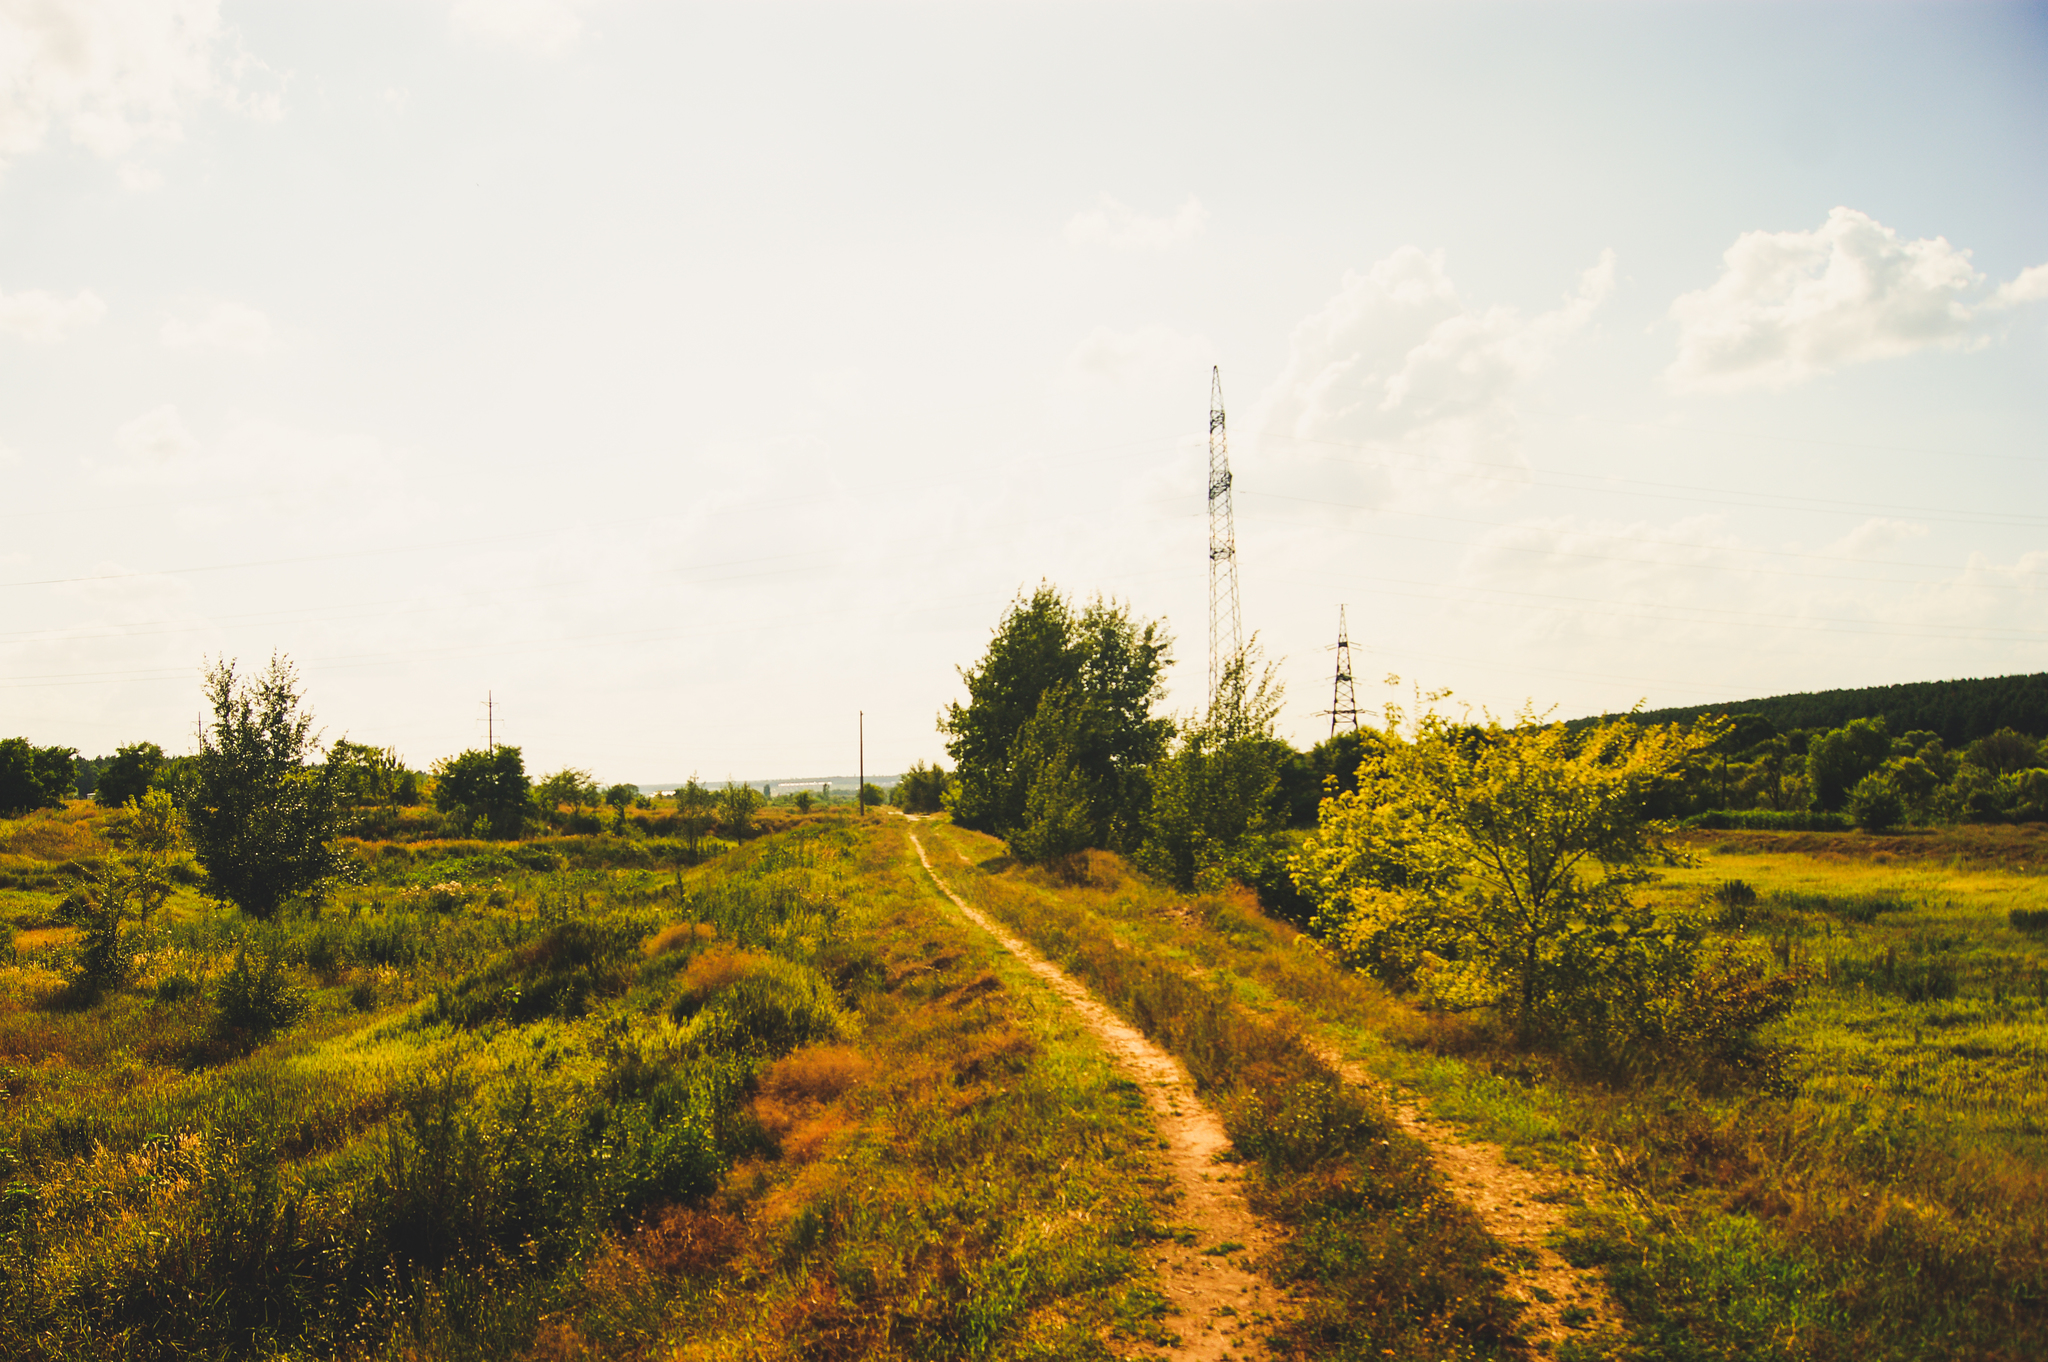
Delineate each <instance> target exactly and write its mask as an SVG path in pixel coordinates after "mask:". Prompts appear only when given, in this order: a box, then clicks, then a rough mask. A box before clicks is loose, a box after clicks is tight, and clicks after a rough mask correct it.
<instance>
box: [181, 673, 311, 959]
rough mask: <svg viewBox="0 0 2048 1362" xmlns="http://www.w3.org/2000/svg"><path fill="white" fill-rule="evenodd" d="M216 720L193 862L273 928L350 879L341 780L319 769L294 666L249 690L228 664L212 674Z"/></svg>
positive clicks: (202, 738)
mask: <svg viewBox="0 0 2048 1362" xmlns="http://www.w3.org/2000/svg"><path fill="white" fill-rule="evenodd" d="M205 695H206V700H207V704H208V706H209V707H210V708H211V709H212V711H213V718H212V721H211V723H210V724H208V725H207V726H205V727H202V728H201V729H200V731H199V753H198V755H197V757H196V758H195V759H194V763H193V764H194V771H193V776H192V785H191V789H190V792H189V794H188V795H187V797H186V800H185V805H184V813H185V826H186V831H187V833H188V835H189V836H190V838H191V840H192V850H193V853H194V854H195V855H196V856H197V857H198V859H199V864H200V865H202V866H203V867H205V869H206V877H207V880H208V883H209V884H210V886H211V887H212V890H213V892H214V893H215V894H217V895H219V896H220V897H221V898H224V899H226V900H227V901H228V902H230V903H232V904H234V905H235V906H236V907H238V908H240V909H241V910H242V911H243V912H245V913H247V914H249V915H250V916H251V917H255V918H262V919H268V918H271V917H273V916H275V915H276V913H277V910H278V909H279V908H280V907H281V906H282V905H283V904H284V903H285V902H286V901H287V900H289V899H293V898H300V897H312V898H316V899H317V898H318V896H319V895H320V894H322V893H323V892H324V891H325V889H326V887H327V885H328V884H329V883H330V882H331V881H333V880H334V879H336V878H339V877H341V876H343V875H345V874H346V873H347V872H348V870H349V866H350V862H349V860H348V857H347V856H346V855H344V854H343V853H342V852H341V851H340V850H338V849H337V848H336V847H335V845H334V840H335V837H336V834H337V833H338V831H339V827H340V819H341V803H340V800H339V799H338V798H337V797H336V790H335V772H334V769H333V768H332V767H330V766H327V765H325V764H324V763H323V764H314V763H313V762H312V758H313V757H314V756H315V755H316V753H317V751H318V745H317V735H316V734H315V733H314V731H313V715H312V713H311V711H309V710H306V709H303V708H302V707H301V696H300V694H299V688H298V676H297V673H296V672H295V671H294V669H293V667H292V664H291V662H290V661H289V660H288V659H286V658H284V657H281V656H272V657H271V659H270V666H269V668H268V669H267V670H265V671H264V672H263V673H262V674H261V675H260V676H253V677H250V678H248V679H247V680H244V679H243V678H242V677H240V676H238V675H236V672H235V664H234V663H233V662H230V661H228V660H226V659H222V660H221V661H220V662H219V663H217V664H216V665H215V666H213V667H212V668H210V669H208V671H207V673H206V682H205Z"/></svg>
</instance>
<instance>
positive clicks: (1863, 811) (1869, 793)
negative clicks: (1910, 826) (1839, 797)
mask: <svg viewBox="0 0 2048 1362" xmlns="http://www.w3.org/2000/svg"><path fill="white" fill-rule="evenodd" d="M1848 812H1849V819H1850V821H1851V822H1853V823H1855V824H1856V826H1857V827H1859V828H1862V829H1863V830H1864V831H1865V832H1890V831H1891V830H1892V829H1893V828H1895V827H1897V826H1898V825H1899V824H1900V823H1901V822H1902V821H1904V819H1905V817H1906V801H1905V799H1904V798H1903V797H1901V796H1900V794H1899V790H1898V787H1897V786H1896V785H1894V784H1892V782H1891V781H1890V779H1888V778H1887V777H1886V776H1885V774H1884V773H1883V772H1882V771H1873V772H1871V773H1870V774H1869V775H1867V776H1865V777H1863V779H1861V780H1859V781H1857V782H1856V788H1855V789H1853V790H1851V791H1849V802H1848Z"/></svg>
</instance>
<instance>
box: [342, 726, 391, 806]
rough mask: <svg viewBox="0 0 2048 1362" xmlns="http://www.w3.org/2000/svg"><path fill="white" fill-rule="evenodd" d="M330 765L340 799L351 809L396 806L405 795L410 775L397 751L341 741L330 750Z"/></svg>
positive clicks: (344, 739) (345, 740)
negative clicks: (381, 805)
mask: <svg viewBox="0 0 2048 1362" xmlns="http://www.w3.org/2000/svg"><path fill="white" fill-rule="evenodd" d="M327 764H328V765H329V766H332V767H333V768H334V772H335V791H336V795H337V797H338V798H339V799H340V800H341V802H342V803H343V804H346V805H349V806H350V807H355V808H360V807H363V806H365V805H377V804H396V803H398V802H399V800H400V797H401V796H402V795H403V794H404V791H405V777H406V776H407V775H408V774H409V772H407V771H406V769H405V762H404V761H402V760H400V758H399V755H398V750H397V749H396V748H392V747H371V746H370V745H369V744H367V743H359V742H350V741H349V740H348V739H347V738H338V739H336V740H335V742H334V745H333V746H332V747H329V748H328V749H327Z"/></svg>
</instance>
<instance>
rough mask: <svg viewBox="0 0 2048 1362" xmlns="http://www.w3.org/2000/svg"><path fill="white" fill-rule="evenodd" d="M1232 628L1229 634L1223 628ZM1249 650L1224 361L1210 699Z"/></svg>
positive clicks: (1216, 415) (1218, 399) (1213, 382)
mask: <svg viewBox="0 0 2048 1362" xmlns="http://www.w3.org/2000/svg"><path fill="white" fill-rule="evenodd" d="M1226 628H1228V630H1229V637H1228V639H1226V638H1225V636H1224V630H1225V629H1226ZM1243 651H1244V624H1243V621H1242V620H1241V619H1240V618H1239V615H1238V608H1237V527H1236V524H1235V522H1234V521H1233V520H1232V518H1231V514H1230V447H1229V441H1228V440H1227V438H1226V436H1225V432H1224V429H1223V366H1222V365H1220V364H1219V365H1215V366H1213V367H1212V368H1211V369H1210V371H1209V705H1210V707H1211V708H1212V709H1213V708H1214V707H1215V704H1216V686H1217V683H1218V682H1219V681H1220V680H1222V677H1223V669H1224V668H1225V667H1227V666H1229V665H1230V663H1231V662H1232V661H1233V660H1234V659H1236V657H1237V656H1238V654H1240V653H1242V652H1243Z"/></svg>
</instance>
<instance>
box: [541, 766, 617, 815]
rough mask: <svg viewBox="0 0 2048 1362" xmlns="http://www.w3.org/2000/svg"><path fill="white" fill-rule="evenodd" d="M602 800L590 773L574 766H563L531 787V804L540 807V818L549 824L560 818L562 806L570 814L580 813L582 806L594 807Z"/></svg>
mask: <svg viewBox="0 0 2048 1362" xmlns="http://www.w3.org/2000/svg"><path fill="white" fill-rule="evenodd" d="M602 798H603V796H602V795H601V794H600V793H599V792H598V788H597V782H596V781H595V780H593V779H592V778H591V775H590V772H588V771H581V770H578V769H577V768H576V767H574V766H564V767H563V768H562V769H561V770H559V771H557V772H555V773H554V774H553V775H551V776H548V777H547V778H546V779H544V780H542V781H541V782H540V784H538V785H536V786H534V787H533V802H534V803H535V804H537V805H539V806H540V812H541V817H543V818H545V819H547V820H548V822H550V823H553V822H555V821H556V820H557V819H558V818H559V817H560V812H561V808H562V806H563V805H564V804H567V805H568V806H569V808H570V810H571V811H572V812H574V813H581V812H582V811H583V807H584V805H586V804H589V805H595V804H596V803H597V802H598V801H599V800H600V799H602Z"/></svg>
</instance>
